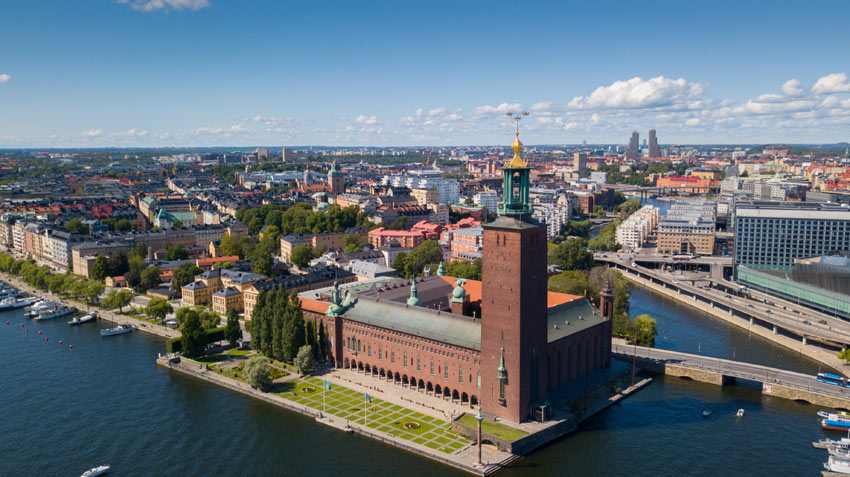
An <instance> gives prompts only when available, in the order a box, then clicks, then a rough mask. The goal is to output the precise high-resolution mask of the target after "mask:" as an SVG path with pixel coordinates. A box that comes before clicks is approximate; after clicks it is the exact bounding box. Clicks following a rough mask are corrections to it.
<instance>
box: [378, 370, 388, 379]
mask: <svg viewBox="0 0 850 477" xmlns="http://www.w3.org/2000/svg"><path fill="white" fill-rule="evenodd" d="M386 375H387V373H386V372H385V371H384V368H381V370H380V371H378V376H380V377H382V378H383V377H385V376H386Z"/></svg>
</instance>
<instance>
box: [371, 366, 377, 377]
mask: <svg viewBox="0 0 850 477" xmlns="http://www.w3.org/2000/svg"><path fill="white" fill-rule="evenodd" d="M377 375H378V367H377V366H372V376H377Z"/></svg>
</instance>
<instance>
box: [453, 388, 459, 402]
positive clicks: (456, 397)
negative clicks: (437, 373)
mask: <svg viewBox="0 0 850 477" xmlns="http://www.w3.org/2000/svg"><path fill="white" fill-rule="evenodd" d="M455 399H460V393H458V392H457V389H455V390H454V391H452V401H454V400H455Z"/></svg>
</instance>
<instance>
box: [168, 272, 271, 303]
mask: <svg viewBox="0 0 850 477" xmlns="http://www.w3.org/2000/svg"><path fill="white" fill-rule="evenodd" d="M265 278H266V277H265V276H263V275H259V274H256V273H250V272H242V271H236V270H228V269H217V270H208V271H206V272H204V273H201V274H200V275H198V276H196V277H195V281H194V282H192V283H189V284H188V285H183V288H182V289H181V292H182V294H183V305H185V306H197V305H206V304H208V303H213V295H214V294H215V293H216V292H218V291H219V290H223V289H225V288H233V289H234V290H236V291H238V293H239V295H240V297H239V300H240V301H241V300H242V297H241V295H242V292H243V291H245V289H246V288H248V287H249V286H251V285H252V284H253V283H256V282H258V281H260V280H264V279H265Z"/></svg>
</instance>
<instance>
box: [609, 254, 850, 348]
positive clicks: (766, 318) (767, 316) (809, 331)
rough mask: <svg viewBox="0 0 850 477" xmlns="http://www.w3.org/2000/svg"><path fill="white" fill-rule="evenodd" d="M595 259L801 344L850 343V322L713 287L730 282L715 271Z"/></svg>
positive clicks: (628, 258) (619, 258)
mask: <svg viewBox="0 0 850 477" xmlns="http://www.w3.org/2000/svg"><path fill="white" fill-rule="evenodd" d="M594 259H595V260H597V261H599V262H603V263H607V264H608V265H609V266H611V267H613V268H617V269H619V270H621V271H624V272H627V275H626V278H630V277H634V278H637V279H639V280H641V281H642V283H649V284H650V285H655V286H660V287H662V288H663V289H664V291H671V292H674V293H675V294H676V295H677V298H678V297H681V298H682V299H683V300H685V301H690V302H692V304H694V306H704V307H707V308H711V309H715V310H720V311H723V312H726V313H728V314H729V315H731V316H733V317H734V316H737V317H743V318H747V319H749V324H750V325H754V324H759V325H766V326H768V327H769V328H771V331H772V332H773V334H777V333H779V332H780V331H785V332H787V333H791V334H792V335H794V336H797V337H802V342H803V344H806V343H807V340H808V339H809V338H812V339H815V340H818V341H821V342H823V343H826V344H829V345H834V346H836V347H844V346H847V345H850V323H848V322H846V321H844V320H842V319H840V318H837V317H834V316H830V315H826V314H824V313H819V312H816V311H814V310H811V309H807V308H803V307H795V306H793V304H791V303H787V304H786V303H783V302H782V301H781V300H778V299H776V298H773V300H774V302H775V303H778V304H769V303H765V302H764V301H758V300H754V299H752V297H742V296H733V295H731V294H727V292H726V291H723V290H717V289H714V288H712V285H717V286H721V287H723V288H724V289H725V290H729V288H730V285H732V286H734V284H731V283H730V282H727V281H726V280H724V279H723V278H722V277H720V278H718V277H717V274H716V273H711V274H710V276H709V275H703V276H698V275H697V276H694V277H673V276H670V275H668V274H665V273H661V272H659V271H658V270H652V269H648V268H644V267H641V266H639V265H637V264H636V262H634V261H633V259H632V258H631V256H630V255H620V254H616V253H608V254H599V253H597V254H594ZM709 259H711V260H715V261H714V262H712V263H714V264H716V265H720V266H723V265H725V264H724V262H722V261H720V260H722V259H718V258H717V257H713V258H708V257H706V258H705V260H709Z"/></svg>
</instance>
